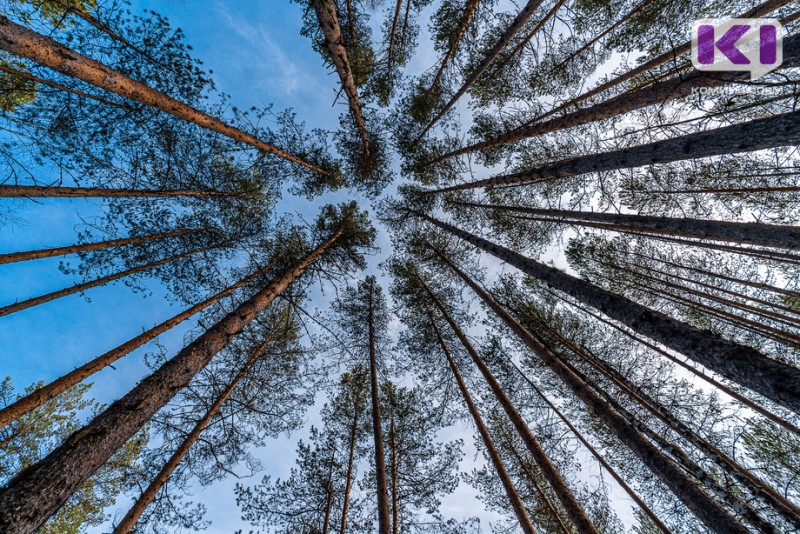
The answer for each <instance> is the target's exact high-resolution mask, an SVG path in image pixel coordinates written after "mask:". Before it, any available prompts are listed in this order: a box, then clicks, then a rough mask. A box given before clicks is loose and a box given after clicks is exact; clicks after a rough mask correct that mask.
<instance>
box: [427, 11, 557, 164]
mask: <svg viewBox="0 0 800 534" xmlns="http://www.w3.org/2000/svg"><path fill="white" fill-rule="evenodd" d="M566 1H567V0H558V2H556V3H555V4H553V7H551V8H550V11H548V12H547V14H546V15H545V16H544V18H542V20H540V21H539V23H538V24H537V25H536V26H534V28H533V29H532V30H531V31H530V32H528V35H526V36H525V37H523V38H522V40H521V41H520V42H519V43H518V44H517V46H515V47H514V49H513V50H512V51H511V52H509V54H508V55H507V56H506V57H505V58H503V59H502V60H501V61H499V62H498V63H497V65H498V67H499V68H501V69H502V68H505V66H506V65H507V64H508V63H509V62H510V61H511V60H512V59H514V57H515V56H516V55H517V54H519V53H520V51H522V49H523V48H525V45H527V44H528V43H529V42H530V40H531V39H533V38H534V36H535V35H536V34H537V33H539V31H540V30H541V29H542V28H544V25H545V24H547V23H548V21H550V19H552V18H553V17H555V16H556V13H558V10H559V9H561V7H562V6H563V5H564V4H565V3H566ZM442 159H444V158H442ZM436 161H441V159H437V160H436Z"/></svg>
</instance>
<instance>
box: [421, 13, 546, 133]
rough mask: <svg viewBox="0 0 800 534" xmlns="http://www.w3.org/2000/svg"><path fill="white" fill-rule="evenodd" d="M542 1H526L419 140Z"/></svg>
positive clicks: (512, 36) (481, 71) (523, 24)
mask: <svg viewBox="0 0 800 534" xmlns="http://www.w3.org/2000/svg"><path fill="white" fill-rule="evenodd" d="M542 1H543V0H528V3H527V4H526V5H525V7H524V8H522V11H520V12H519V14H518V15H517V17H516V18H515V19H514V20H513V21H512V22H511V24H510V25H509V27H508V29H507V30H506V31H505V33H503V35H502V36H501V37H500V39H499V40H498V41H497V42H496V43H495V45H494V46H493V47H492V49H491V50H489V52H487V53H486V56H485V57H484V58H483V59H482V60H481V62H480V63H479V64H478V66H477V67H476V68H475V70H474V71H472V73H471V74H470V75H469V76H468V77H467V79H466V80H464V83H463V84H462V85H461V87H460V88H459V90H458V91H456V94H454V95H453V97H452V98H451V99H450V101H449V102H448V103H447V104H445V106H444V107H443V108H442V109H441V111H439V113H438V115H436V116H435V117H434V118H433V120H431V122H430V123H428V125H427V126H426V127H425V129H424V130H422V133H421V134H420V135H419V138H420V139H421V138H423V137H424V136H425V134H426V133H428V131H429V130H430V129H431V128H433V125H434V124H436V123H437V122H439V119H441V118H442V117H444V115H445V113H447V112H448V111H449V110H450V108H452V107H453V106H454V105H455V103H456V102H458V100H459V99H460V98H461V97H462V96H464V94H465V93H466V92H467V91H468V90H469V88H470V87H472V84H474V83H475V81H476V80H477V79H478V78H480V77H481V75H482V74H483V73H484V72H486V69H488V68H489V67H490V66H491V65H492V63H494V60H495V59H497V56H499V55H500V52H502V51H503V49H504V48H505V47H506V46H507V45H508V43H510V42H511V40H512V39H513V38H514V36H515V35H516V34H517V32H519V31H520V30H521V29H522V27H523V26H525V23H526V22H528V19H530V18H531V16H532V15H533V13H534V12H535V11H536V10H537V9H538V8H539V6H540V5H542Z"/></svg>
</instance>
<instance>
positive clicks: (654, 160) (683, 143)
mask: <svg viewBox="0 0 800 534" xmlns="http://www.w3.org/2000/svg"><path fill="white" fill-rule="evenodd" d="M797 144H800V111H793V112H790V113H784V114H782V115H775V116H773V117H767V118H764V119H757V120H753V121H749V122H744V123H740V124H734V125H733V126H726V127H724V128H717V129H714V130H710V131H706V132H698V133H693V134H689V135H684V136H681V137H676V138H673V139H665V140H663V141H656V142H654V143H648V144H646V145H639V146H635V147H631V148H623V149H620V150H614V151H611V152H604V153H602V154H590V155H588V156H578V157H575V158H569V159H565V160H562V161H558V162H555V163H551V164H548V165H543V166H541V167H537V168H533V169H529V170H526V171H522V172H518V173H514V174H505V175H501V176H495V177H493V178H487V179H485V180H478V181H475V182H469V183H465V184H459V185H454V186H451V187H444V188H441V189H434V190H430V191H428V193H445V192H448V191H461V190H464V189H475V188H479V187H497V186H512V185H524V184H532V183H539V182H549V181H554V180H558V179H562V178H569V177H571V176H577V175H579V174H586V173H593V172H608V171H616V170H621V169H631V168H635V167H644V166H646V165H656V164H665V163H673V162H675V161H683V160H688V159H697V158H707V157H711V156H721V155H724V154H736V153H742V152H753V151H756V150H763V149H766V148H774V147H779V146H792V145H797Z"/></svg>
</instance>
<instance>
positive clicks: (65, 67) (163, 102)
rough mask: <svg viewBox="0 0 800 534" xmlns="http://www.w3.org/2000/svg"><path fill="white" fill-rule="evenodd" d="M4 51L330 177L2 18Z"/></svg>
mask: <svg viewBox="0 0 800 534" xmlns="http://www.w3.org/2000/svg"><path fill="white" fill-rule="evenodd" d="M0 49H2V50H5V51H6V52H10V53H12V54H15V55H17V56H20V57H24V58H26V59H29V60H31V61H34V62H36V63H38V64H40V65H44V66H45V67H49V68H51V69H53V70H55V71H58V72H60V73H62V74H66V75H67V76H72V77H74V78H78V79H80V80H83V81H85V82H88V83H91V84H92V85H95V86H97V87H100V88H101V89H105V90H107V91H110V92H112V93H116V94H118V95H120V96H124V97H126V98H130V99H131V100H135V101H136V102H140V103H142V104H145V105H148V106H151V107H154V108H157V109H159V110H161V111H163V112H165V113H168V114H170V115H173V116H175V117H178V118H179V119H183V120H185V121H188V122H192V123H194V124H197V125H199V126H201V127H203V128H207V129H209V130H212V131H214V132H217V133H219V134H221V135H224V136H226V137H230V138H231V139H234V140H236V141H240V142H242V143H246V144H248V145H251V146H253V147H255V148H257V149H258V150H261V151H263V152H266V153H268V154H273V155H275V156H278V157H280V158H283V159H286V160H288V161H291V162H293V163H296V164H298V165H302V166H304V167H306V168H309V169H311V170H313V171H317V172H320V173H322V174H329V173H327V172H326V171H323V170H322V169H320V168H318V167H315V166H314V165H312V164H310V163H308V162H306V161H304V160H302V159H300V158H298V157H297V156H293V155H292V154H289V153H288V152H285V151H284V150H281V149H279V148H277V147H275V146H273V145H271V144H269V143H266V142H264V141H261V140H259V139H257V138H256V137H254V136H252V135H250V134H248V133H246V132H243V131H242V130H239V129H238V128H235V127H233V126H231V125H229V124H226V123H224V122H222V121H221V120H219V119H215V118H214V117H212V116H210V115H208V114H207V113H204V112H202V111H199V110H197V109H195V108H193V107H191V106H189V105H188V104H184V103H183V102H179V101H178V100H175V99H174V98H172V97H171V96H169V95H166V94H164V93H161V92H159V91H156V90H155V89H153V88H151V87H149V86H147V85H145V84H143V83H141V82H138V81H136V80H133V79H131V78H128V77H127V76H125V75H124V74H122V73H120V72H117V71H115V70H113V69H111V68H109V67H107V66H106V65H103V64H102V63H100V62H98V61H94V60H93V59H89V58H88V57H86V56H82V55H80V54H78V53H77V52H75V51H74V50H70V49H69V48H67V47H66V46H64V45H62V44H60V43H57V42H56V41H54V40H52V39H50V38H49V37H45V36H43V35H39V34H38V33H36V32H34V31H31V30H29V29H27V28H25V27H24V26H20V25H19V24H16V23H14V22H12V21H10V20H9V19H7V18H6V17H3V16H0Z"/></svg>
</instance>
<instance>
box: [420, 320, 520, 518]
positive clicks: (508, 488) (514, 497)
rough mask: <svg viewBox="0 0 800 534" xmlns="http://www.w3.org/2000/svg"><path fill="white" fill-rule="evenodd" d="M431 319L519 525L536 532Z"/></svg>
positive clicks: (440, 334) (445, 344) (459, 373)
mask: <svg viewBox="0 0 800 534" xmlns="http://www.w3.org/2000/svg"><path fill="white" fill-rule="evenodd" d="M430 321H431V326H433V329H434V330H435V332H436V337H437V339H438V340H439V345H441V347H442V351H443V352H444V355H445V356H446V357H447V362H448V364H449V365H450V370H451V371H453V376H455V379H456V382H457V383H458V389H459V390H460V391H461V395H462V396H463V397H464V403H465V404H466V405H467V409H468V410H469V413H470V415H471V416H472V420H473V421H474V422H475V426H476V427H477V428H478V433H479V434H480V435H481V440H482V441H483V446H484V448H485V449H486V453H487V454H488V455H489V458H490V459H491V461H492V466H493V467H494V470H495V472H496V473H497V476H498V477H499V478H500V482H502V484H503V488H504V489H505V492H506V495H507V496H508V501H509V504H511V507H512V508H513V509H514V513H515V514H516V516H517V520H518V521H519V525H520V527H521V528H522V531H523V532H525V534H536V529H534V528H533V524H532V523H531V519H530V517H529V516H528V511H527V510H526V509H525V505H524V504H523V503H522V499H520V497H519V493H518V492H517V489H516V488H515V487H514V483H513V482H512V481H511V476H510V475H509V474H508V471H507V470H506V466H505V464H504V463H503V459H502V458H501V457H500V453H499V452H498V451H497V447H495V445H494V443H493V442H492V437H491V436H490V435H489V429H487V428H486V425H485V424H484V422H483V419H482V418H481V414H480V413H479V412H478V407H477V406H475V403H474V402H473V401H472V397H471V396H470V394H469V390H468V389H467V385H466V384H465V383H464V378H463V377H462V376H461V371H459V370H458V366H457V365H456V362H455V360H454V359H453V355H452V354H450V349H449V348H448V347H447V343H445V340H444V338H443V337H442V333H441V332H440V331H439V327H438V326H436V321H435V320H434V319H433V316H430Z"/></svg>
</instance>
